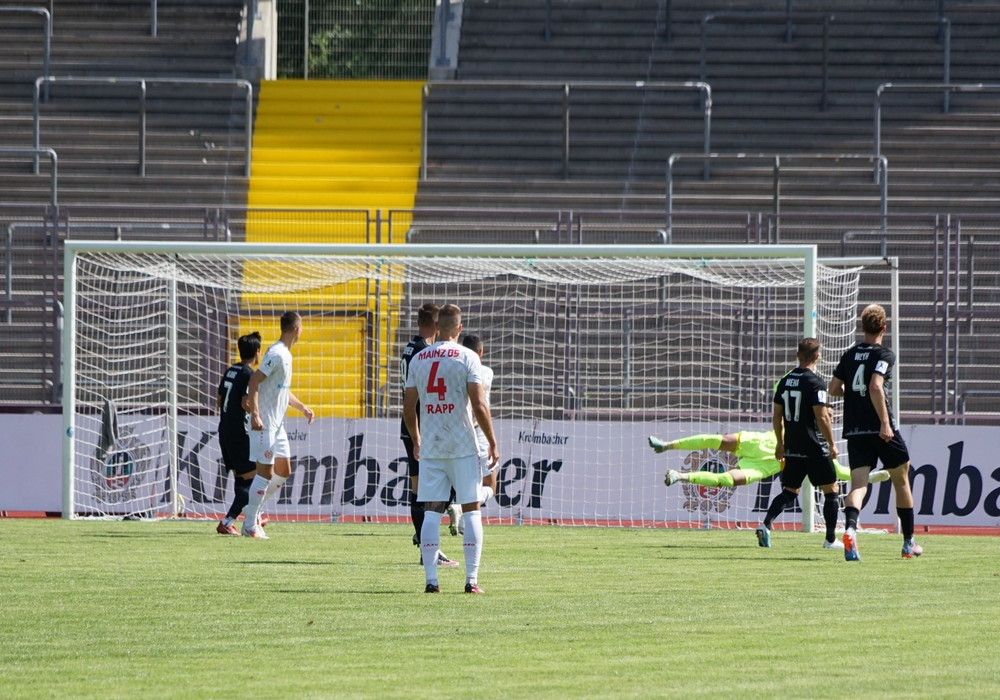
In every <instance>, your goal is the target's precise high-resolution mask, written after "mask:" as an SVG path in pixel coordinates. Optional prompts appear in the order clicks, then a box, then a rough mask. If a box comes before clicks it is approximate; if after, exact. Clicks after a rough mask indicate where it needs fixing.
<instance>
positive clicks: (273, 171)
mask: <svg viewBox="0 0 1000 700" xmlns="http://www.w3.org/2000/svg"><path fill="white" fill-rule="evenodd" d="M419 174H420V165H419V164H417V163H373V162H371V161H367V162H363V163H349V162H345V161H338V162H336V163H309V162H298V163H296V162H288V161H275V160H272V161H269V162H267V163H258V164H257V165H255V166H254V177H257V178H261V179H262V182H263V179H264V178H286V179H287V178H300V179H307V178H308V179H320V178H331V177H332V178H354V179H357V180H368V179H380V178H381V179H385V178H393V179H394V181H395V182H398V183H399V186H400V187H402V186H404V185H406V186H409V182H410V181H412V180H415V179H416V178H417V176H418V175H419Z"/></svg>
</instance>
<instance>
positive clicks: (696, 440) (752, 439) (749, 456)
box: [649, 430, 889, 488]
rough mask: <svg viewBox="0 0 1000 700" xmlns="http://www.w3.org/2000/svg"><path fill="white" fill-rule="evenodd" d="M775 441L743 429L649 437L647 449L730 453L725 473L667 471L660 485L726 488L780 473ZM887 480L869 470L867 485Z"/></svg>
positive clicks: (841, 471)
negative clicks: (731, 461) (731, 462)
mask: <svg viewBox="0 0 1000 700" xmlns="http://www.w3.org/2000/svg"><path fill="white" fill-rule="evenodd" d="M776 445H777V441H776V439H775V437H774V431H773V430H767V431H764V432H753V431H750V430H743V431H740V432H738V433H726V434H724V435H718V434H700V435H690V436H688V437H683V438H678V439H677V440H671V441H665V440H661V439H660V438H658V437H655V436H653V435H650V436H649V446H650V447H652V448H653V451H654V452H657V453H660V452H666V451H667V450H688V451H692V452H693V451H695V450H709V449H710V450H720V451H722V452H731V453H733V454H734V455H736V457H737V458H738V460H739V461H738V462H737V463H736V467H734V468H733V469H730V470H728V471H725V472H721V473H717V472H709V471H696V472H678V471H674V470H673V469H668V470H667V475H666V478H664V480H663V483H664V484H666V485H667V486H673V485H674V484H676V483H677V482H678V481H687V482H689V483H692V484H697V485H698V486H710V487H716V488H720V487H728V488H732V487H734V486H746V485H747V484H754V483H757V482H758V481H760V480H761V479H766V478H767V477H769V476H774V475H775V474H777V473H778V472H780V471H781V469H782V466H783V464H782V463H781V462H779V461H778V459H777V458H776V457H775V456H774V448H775V446H776ZM833 466H834V467H835V468H836V471H837V479H838V480H840V481H848V482H849V481H850V480H851V472H850V471H849V470H848V469H847V467H844V466H843V465H841V464H840V463H839V462H838V461H837V460H833ZM888 478H889V472H887V471H885V470H884V469H879V470H877V471H872V472H870V473H869V474H868V483H870V484H877V483H878V482H880V481H885V480H887V479H888Z"/></svg>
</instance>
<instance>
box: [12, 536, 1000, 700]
mask: <svg viewBox="0 0 1000 700" xmlns="http://www.w3.org/2000/svg"><path fill="white" fill-rule="evenodd" d="M411 532H412V531H411V530H410V529H409V528H408V527H406V526H403V525H348V524H328V525H319V524H284V523H274V524H272V525H271V526H270V527H269V528H268V533H269V534H270V536H271V539H270V540H267V541H255V540H250V539H246V538H237V537H223V536H220V535H217V534H215V523H214V522H211V523H209V522H185V521H172V522H151V523H148V522H65V521H55V520H13V519H4V520H0V582H2V587H3V588H2V594H0V595H2V598H0V695H2V696H3V697H5V698H44V697H60V698H64V697H73V698H78V697H79V698H83V697H87V698H236V697H261V698H285V697H287V698H308V697H312V698H342V697H344V698H349V697H370V698H392V697H398V698H408V699H410V698H414V697H462V696H468V697H479V698H602V697H603V698H619V697H637V698H649V697H671V698H673V697H693V696H700V697H706V698H707V697H713V698H715V697H727V698H760V697H780V698H827V697H829V698H843V697H864V698H873V697H898V698H904V697H905V698H914V697H926V698H948V697H953V698H962V699H963V700H964V699H965V698H975V697H990V696H995V695H996V693H997V692H998V688H1000V670H998V663H997V655H998V653H1000V652H998V650H1000V539H997V538H994V537H962V536H930V535H925V536H923V537H921V536H919V535H918V541H919V542H920V543H921V544H922V545H923V546H924V550H925V554H924V556H923V557H921V558H919V559H913V560H909V561H907V560H903V559H901V558H900V556H899V549H900V537H899V536H897V535H866V534H862V535H861V537H860V541H859V550H860V552H861V556H862V561H861V562H859V563H847V562H845V561H844V559H843V553H842V552H840V551H830V550H824V549H822V547H821V542H822V537H821V536H820V535H807V534H803V533H798V532H775V533H774V534H773V536H772V548H771V549H762V548H760V547H758V546H757V542H756V538H755V537H754V534H753V532H752V531H735V532H734V531H721V530H711V531H700V530H631V529H598V528H583V527H516V526H510V527H500V526H487V527H486V544H485V550H484V553H483V561H482V567H481V571H480V577H479V580H480V584H481V586H482V587H483V588H484V589H485V590H486V595H480V596H475V595H466V594H464V593H463V592H462V587H463V583H464V567H459V568H457V569H443V570H441V571H440V580H441V587H442V589H443V593H442V594H441V595H427V594H425V593H423V584H424V576H423V570H422V568H421V567H420V566H419V565H418V564H417V559H418V552H417V549H416V548H415V547H413V546H412V545H411V544H410V534H411ZM442 548H443V549H444V551H445V552H446V553H448V554H449V555H450V556H452V557H453V558H457V559H459V560H460V561H461V556H462V555H461V539H460V538H457V537H454V538H453V537H450V536H449V535H448V534H447V530H446V529H443V530H442Z"/></svg>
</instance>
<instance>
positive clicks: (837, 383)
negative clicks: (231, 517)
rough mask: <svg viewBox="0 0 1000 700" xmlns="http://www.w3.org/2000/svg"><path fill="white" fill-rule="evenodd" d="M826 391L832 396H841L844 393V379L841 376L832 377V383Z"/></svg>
mask: <svg viewBox="0 0 1000 700" xmlns="http://www.w3.org/2000/svg"><path fill="white" fill-rule="evenodd" d="M826 393H827V394H829V395H830V396H834V397H838V398H839V397H841V396H843V395H844V381H843V380H842V379H840V377H831V378H830V384H829V385H828V386H827V388H826Z"/></svg>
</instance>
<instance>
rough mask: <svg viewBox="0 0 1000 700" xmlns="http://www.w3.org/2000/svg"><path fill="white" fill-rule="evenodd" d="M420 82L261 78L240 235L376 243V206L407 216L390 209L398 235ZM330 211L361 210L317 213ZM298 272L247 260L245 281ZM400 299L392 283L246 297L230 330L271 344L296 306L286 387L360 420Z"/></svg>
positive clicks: (380, 382) (415, 159)
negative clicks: (297, 331) (297, 335)
mask: <svg viewBox="0 0 1000 700" xmlns="http://www.w3.org/2000/svg"><path fill="white" fill-rule="evenodd" d="M422 88H423V83H422V82H414V81H407V82H396V81H393V82H380V81H325V80H310V81H302V80H280V81H265V82H263V83H262V84H261V90H260V96H259V99H258V106H257V118H256V121H255V123H254V140H253V154H252V164H253V166H252V173H251V178H250V192H249V201H248V205H249V207H248V208H249V211H248V214H247V230H246V239H247V241H249V242H294V243H364V242H368V241H369V240H371V241H374V236H373V234H371V237H369V236H370V230H371V229H370V226H369V225H368V223H367V221H368V220H369V219H371V218H373V216H374V211H375V210H382V211H383V212H387V211H389V210H404V211H406V212H407V214H405V215H404V216H399V215H398V214H394V215H393V225H394V227H399V228H397V231H403V232H405V231H406V229H407V228H408V227H409V215H408V212H409V210H412V208H413V204H414V199H415V196H416V191H417V178H418V175H419V170H420V146H421V144H420V136H421V118H420V105H421V91H422ZM332 209H337V210H345V209H346V210H361V211H358V212H357V213H355V214H351V215H346V214H343V213H338V214H337V215H331V214H326V213H323V212H322V211H321V210H332ZM383 240H384V238H383ZM404 240H405V239H404V237H403V236H401V235H397V236H396V241H397V242H403V241H404ZM295 274H296V272H295V270H294V269H290V270H284V271H281V270H277V269H275V268H274V267H273V266H269V265H259V264H253V263H249V264H247V265H245V266H244V275H245V276H246V277H248V278H249V279H251V280H254V281H256V282H260V283H264V284H265V286H268V285H267V284H266V283H267V279H268V278H269V277H272V276H274V275H293V276H294V275H295ZM376 289H378V294H376ZM398 298H399V290H393V289H387V288H386V285H381V287H378V288H376V286H375V285H374V284H365V283H359V282H353V283H347V284H341V285H337V286H332V287H328V288H325V289H322V290H316V291H313V292H309V293H296V294H288V295H280V294H254V295H244V298H243V305H244V308H245V309H246V315H245V316H244V315H243V314H241V317H240V318H239V319H236V323H235V324H234V326H235V327H237V328H239V332H240V333H246V332H249V331H250V330H260V331H261V332H262V333H263V335H264V339H265V343H270V342H273V341H274V340H276V339H277V333H278V317H279V316H280V315H281V313H282V312H283V311H285V310H286V309H291V310H295V311H298V312H299V313H300V314H302V316H303V334H302V339H301V340H300V342H299V344H297V345H296V347H295V349H294V350H293V355H294V358H295V364H294V372H293V380H292V391H293V392H294V393H295V395H296V396H298V397H299V398H300V399H301V400H302V401H304V402H305V403H306V404H307V405H308V406H310V407H311V408H313V410H315V411H316V414H317V415H318V416H337V417H362V416H365V415H372V412H373V410H374V402H375V401H377V400H378V396H379V395H381V394H382V393H384V390H385V382H386V379H387V372H386V369H385V367H386V361H385V359H384V358H388V357H390V356H391V357H395V353H394V345H395V342H394V339H395V331H396V328H397V326H398V322H397V311H396V309H395V308H393V306H392V305H391V304H390V303H389V301H388V300H389V299H398ZM379 358H382V359H381V360H380V359H379ZM290 415H295V413H294V412H291V413H290Z"/></svg>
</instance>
